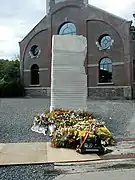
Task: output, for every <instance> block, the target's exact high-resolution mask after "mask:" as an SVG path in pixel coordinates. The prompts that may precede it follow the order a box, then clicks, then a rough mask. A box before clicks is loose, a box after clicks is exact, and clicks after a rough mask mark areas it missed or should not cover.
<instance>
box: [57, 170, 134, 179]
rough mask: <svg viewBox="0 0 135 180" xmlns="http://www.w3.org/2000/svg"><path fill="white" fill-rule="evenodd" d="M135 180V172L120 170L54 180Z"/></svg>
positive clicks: (75, 175)
mask: <svg viewBox="0 0 135 180" xmlns="http://www.w3.org/2000/svg"><path fill="white" fill-rule="evenodd" d="M69 179H70V180H90V179H93V180H99V179H100V180H127V179H128V180H135V169H134V170H123V171H122V170H120V171H110V172H106V171H104V172H89V173H83V174H69V175H61V176H58V177H56V178H55V179H54V180H69Z"/></svg>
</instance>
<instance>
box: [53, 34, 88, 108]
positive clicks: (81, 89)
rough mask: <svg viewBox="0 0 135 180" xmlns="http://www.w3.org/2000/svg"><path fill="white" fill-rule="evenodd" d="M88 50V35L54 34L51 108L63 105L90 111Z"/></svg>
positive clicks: (63, 106) (62, 106)
mask: <svg viewBox="0 0 135 180" xmlns="http://www.w3.org/2000/svg"><path fill="white" fill-rule="evenodd" d="M86 53H87V40H86V38H85V37H83V36H77V35H64V36H63V35H54V36H53V38H52V65H51V106H50V111H52V110H55V109H61V108H62V109H68V110H87V105H86V101H87V76H86V72H85V67H84V61H85V58H86Z"/></svg>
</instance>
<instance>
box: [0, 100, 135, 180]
mask: <svg viewBox="0 0 135 180" xmlns="http://www.w3.org/2000/svg"><path fill="white" fill-rule="evenodd" d="M49 106H50V100H49V99H0V143H11V142H15V143H17V142H36V141H38V142H39V141H48V139H47V138H46V137H45V136H44V135H42V134H38V133H34V132H32V131H31V129H30V128H31V126H32V124H33V116H34V114H36V113H42V112H43V111H44V110H47V109H49ZM88 110H89V111H91V112H93V113H94V114H95V115H96V116H97V117H99V118H102V119H103V120H104V121H105V122H106V125H107V127H108V128H109V129H110V130H111V131H112V132H113V134H114V136H115V137H122V138H123V137H135V131H134V129H135V102H133V101H93V100H92V101H90V100H88ZM45 167H46V166H41V165H37V166H9V167H0V179H1V180H18V179H19V180H27V179H29V180H39V179H40V180H42V179H44V180H45V179H47V180H52V179H54V176H47V175H46V174H45V173H44V170H45Z"/></svg>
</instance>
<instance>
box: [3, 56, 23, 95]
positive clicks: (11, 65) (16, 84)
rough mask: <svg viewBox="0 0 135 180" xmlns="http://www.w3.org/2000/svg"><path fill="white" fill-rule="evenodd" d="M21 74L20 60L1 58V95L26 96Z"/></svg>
mask: <svg viewBox="0 0 135 180" xmlns="http://www.w3.org/2000/svg"><path fill="white" fill-rule="evenodd" d="M19 76H20V61H19V60H15V61H13V60H12V61H9V60H4V59H1V60H0V97H22V96H24V87H23V86H22V85H21V84H20V77H19Z"/></svg>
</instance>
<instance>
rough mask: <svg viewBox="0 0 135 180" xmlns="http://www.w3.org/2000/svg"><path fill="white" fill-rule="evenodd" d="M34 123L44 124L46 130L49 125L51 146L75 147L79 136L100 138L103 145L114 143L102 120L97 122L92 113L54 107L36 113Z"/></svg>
mask: <svg viewBox="0 0 135 180" xmlns="http://www.w3.org/2000/svg"><path fill="white" fill-rule="evenodd" d="M34 124H36V125H39V126H44V127H46V129H47V130H48V129H49V127H50V126H51V128H50V129H51V133H50V136H51V144H52V146H53V147H57V148H58V147H64V148H76V147H77V145H78V144H79V142H80V138H82V137H85V136H86V134H87V135H88V137H90V138H91V137H95V133H96V134H98V136H99V137H100V138H101V142H102V144H104V145H114V142H115V141H114V138H113V136H112V134H111V132H110V131H109V130H108V129H107V127H106V126H105V124H104V122H98V121H97V120H96V119H95V118H94V116H93V114H92V113H89V112H84V111H70V110H63V109H56V110H54V111H52V112H45V113H43V114H41V115H36V116H35V118H34Z"/></svg>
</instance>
